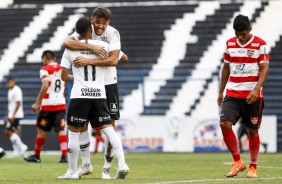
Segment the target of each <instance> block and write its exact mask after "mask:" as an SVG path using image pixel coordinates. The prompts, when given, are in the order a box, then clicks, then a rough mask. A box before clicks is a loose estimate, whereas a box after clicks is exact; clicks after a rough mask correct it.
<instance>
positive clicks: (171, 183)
mask: <svg viewBox="0 0 282 184" xmlns="http://www.w3.org/2000/svg"><path fill="white" fill-rule="evenodd" d="M250 180H252V181H260V180H282V177H272V178H252V179H249V178H225V179H224V178H218V179H200V180H179V181H164V182H156V183H147V184H173V183H195V182H201V183H202V182H224V181H250Z"/></svg>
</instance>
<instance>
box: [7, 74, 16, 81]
mask: <svg viewBox="0 0 282 184" xmlns="http://www.w3.org/2000/svg"><path fill="white" fill-rule="evenodd" d="M6 80H7V81H9V80H15V78H14V77H13V76H11V75H8V76H7V77H6Z"/></svg>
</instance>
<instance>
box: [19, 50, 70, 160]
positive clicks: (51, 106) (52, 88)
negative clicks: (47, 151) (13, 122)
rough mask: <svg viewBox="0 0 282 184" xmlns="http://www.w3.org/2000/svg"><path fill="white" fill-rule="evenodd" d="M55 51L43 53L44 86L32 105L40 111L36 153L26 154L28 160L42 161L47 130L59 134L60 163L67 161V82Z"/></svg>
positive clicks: (41, 74)
mask: <svg viewBox="0 0 282 184" xmlns="http://www.w3.org/2000/svg"><path fill="white" fill-rule="evenodd" d="M55 60H56V58H55V53H54V52H52V51H50V50H45V51H44V52H43V53H42V62H43V65H44V66H43V67H42V68H41V69H40V79H41V81H42V87H41V90H40V92H39V95H38V97H37V99H36V101H35V103H34V104H33V105H32V110H33V111H34V112H36V111H37V109H38V108H39V106H40V104H41V106H40V111H39V113H38V118H37V122H36V126H37V137H36V140H35V149H34V154H33V155H30V156H26V157H25V158H24V159H25V160H26V161H28V162H37V163H39V162H41V159H40V152H41V150H42V147H43V145H44V143H45V141H46V131H47V132H49V131H51V129H52V127H53V128H54V131H55V132H57V133H58V135H59V143H60V147H61V152H62V156H61V159H60V161H59V163H67V162H68V160H67V136H66V134H65V132H64V128H65V114H66V99H65V96H64V90H65V82H64V81H63V80H62V79H61V72H62V68H61V66H60V65H59V64H58V63H56V62H55Z"/></svg>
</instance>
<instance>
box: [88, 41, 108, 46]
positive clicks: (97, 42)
mask: <svg viewBox="0 0 282 184" xmlns="http://www.w3.org/2000/svg"><path fill="white" fill-rule="evenodd" d="M88 44H92V45H100V46H108V45H109V44H108V43H107V42H105V41H102V40H88Z"/></svg>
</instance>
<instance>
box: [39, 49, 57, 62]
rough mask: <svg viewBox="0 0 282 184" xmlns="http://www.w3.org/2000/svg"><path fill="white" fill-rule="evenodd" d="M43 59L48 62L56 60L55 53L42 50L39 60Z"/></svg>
mask: <svg viewBox="0 0 282 184" xmlns="http://www.w3.org/2000/svg"><path fill="white" fill-rule="evenodd" d="M44 57H46V58H47V59H49V60H55V58H56V56H55V53H54V52H53V51H51V50H44V51H43V53H42V55H41V59H43V58H44Z"/></svg>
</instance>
